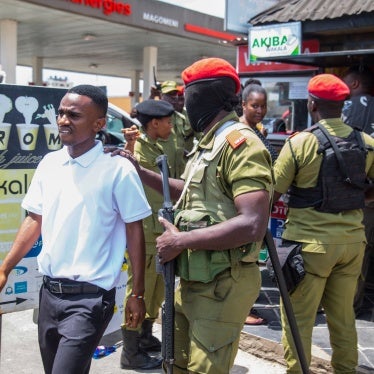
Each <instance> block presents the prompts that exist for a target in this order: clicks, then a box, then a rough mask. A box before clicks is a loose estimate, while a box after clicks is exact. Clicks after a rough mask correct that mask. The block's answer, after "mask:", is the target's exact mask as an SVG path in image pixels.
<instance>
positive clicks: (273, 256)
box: [264, 229, 309, 374]
mask: <svg viewBox="0 0 374 374" xmlns="http://www.w3.org/2000/svg"><path fill="white" fill-rule="evenodd" d="M264 242H265V244H266V246H267V247H268V250H269V257H270V261H271V264H272V265H273V269H274V274H275V277H276V279H277V283H278V287H279V292H280V295H281V297H282V301H283V305H284V309H285V311H286V316H287V320H288V324H289V325H290V330H291V335H292V339H293V342H294V344H295V347H296V352H297V356H298V358H299V363H300V366H301V370H302V372H303V374H308V373H309V367H308V364H307V360H306V357H305V352H304V348H303V343H302V341H301V337H300V333H299V330H298V328H297V324H296V319H295V315H294V314H293V309H292V304H291V301H290V295H289V294H288V290H287V285H286V281H285V280H284V276H283V272H282V268H281V265H280V262H279V258H278V254H277V249H276V248H275V244H274V239H273V236H272V235H271V231H270V230H269V229H267V230H266V234H265V238H264Z"/></svg>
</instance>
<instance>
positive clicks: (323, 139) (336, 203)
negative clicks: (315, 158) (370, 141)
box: [288, 123, 367, 213]
mask: <svg viewBox="0 0 374 374" xmlns="http://www.w3.org/2000/svg"><path fill="white" fill-rule="evenodd" d="M304 131H309V132H311V133H312V134H313V135H315V136H316V137H317V139H318V143H319V148H318V151H317V153H322V154H323V159H322V164H321V168H320V171H319V174H318V182H317V186H316V187H311V188H300V187H296V186H295V185H292V186H291V187H290V189H289V192H288V193H289V196H290V199H289V202H288V206H289V207H291V208H306V207H314V209H316V210H317V211H319V212H325V213H340V212H343V211H347V210H354V209H362V208H363V207H364V206H365V193H364V192H365V185H366V173H365V161H366V153H367V150H366V148H365V146H364V143H363V140H362V136H361V133H360V132H359V131H357V130H353V131H352V132H351V133H350V134H349V136H348V137H346V138H341V137H338V136H332V135H330V134H329V133H328V131H327V130H326V129H325V128H324V127H323V126H322V125H319V124H318V123H317V124H316V125H314V126H312V127H311V128H309V129H307V130H304ZM296 172H297V171H296Z"/></svg>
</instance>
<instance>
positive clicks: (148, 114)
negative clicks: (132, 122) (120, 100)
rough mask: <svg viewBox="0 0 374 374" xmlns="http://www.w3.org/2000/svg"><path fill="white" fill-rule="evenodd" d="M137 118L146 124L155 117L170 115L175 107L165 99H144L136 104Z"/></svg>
mask: <svg viewBox="0 0 374 374" xmlns="http://www.w3.org/2000/svg"><path fill="white" fill-rule="evenodd" d="M136 111H137V118H138V120H139V121H140V122H141V124H142V125H146V124H147V123H148V122H149V121H150V120H152V119H153V118H162V117H169V116H171V115H172V114H173V113H174V107H173V106H172V105H171V104H170V103H168V102H167V101H164V100H144V101H142V102H141V103H139V104H138V105H137V106H136Z"/></svg>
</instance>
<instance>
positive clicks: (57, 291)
mask: <svg viewBox="0 0 374 374" xmlns="http://www.w3.org/2000/svg"><path fill="white" fill-rule="evenodd" d="M49 284H50V285H51V286H52V287H51V288H52V289H53V291H52V292H54V293H63V292H62V284H61V282H59V281H49ZM56 285H58V286H57V290H56V288H55V286H56Z"/></svg>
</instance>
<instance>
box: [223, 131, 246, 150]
mask: <svg viewBox="0 0 374 374" xmlns="http://www.w3.org/2000/svg"><path fill="white" fill-rule="evenodd" d="M226 139H227V141H228V142H229V144H230V146H231V148H233V149H236V148H238V147H239V146H240V144H242V143H244V142H245V141H246V137H245V136H244V135H243V134H242V133H241V132H240V131H239V130H232V131H231V132H230V133H229V134H227V135H226Z"/></svg>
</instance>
